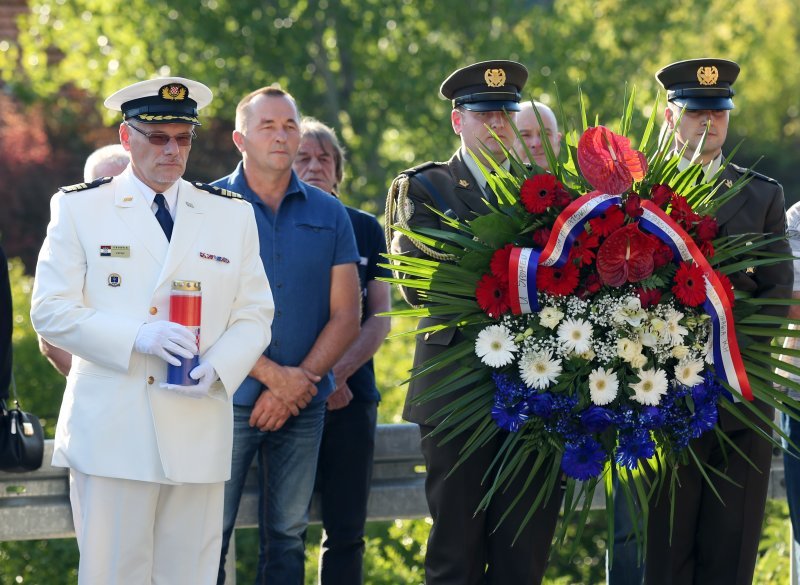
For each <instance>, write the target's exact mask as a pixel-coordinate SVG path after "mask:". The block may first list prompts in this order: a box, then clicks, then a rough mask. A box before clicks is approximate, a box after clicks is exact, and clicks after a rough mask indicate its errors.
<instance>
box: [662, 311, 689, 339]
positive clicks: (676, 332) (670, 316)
mask: <svg viewBox="0 0 800 585" xmlns="http://www.w3.org/2000/svg"><path fill="white" fill-rule="evenodd" d="M681 319H683V313H681V312H680V311H676V310H675V309H670V310H669V311H667V314H666V320H667V328H666V333H667V335H669V342H670V343H671V344H672V345H681V344H682V343H683V338H684V337H685V336H686V334H687V333H689V330H688V329H686V327H684V326H683V325H681V323H680V321H681Z"/></svg>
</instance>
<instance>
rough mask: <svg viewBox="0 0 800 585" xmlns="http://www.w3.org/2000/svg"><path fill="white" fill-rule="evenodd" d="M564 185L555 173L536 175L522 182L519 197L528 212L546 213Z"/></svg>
mask: <svg viewBox="0 0 800 585" xmlns="http://www.w3.org/2000/svg"><path fill="white" fill-rule="evenodd" d="M563 190H564V186H563V185H562V184H561V183H559V182H558V179H556V178H555V177H554V176H553V175H534V176H532V177H531V178H530V179H526V180H525V182H524V183H522V189H520V193H519V197H520V199H521V200H522V204H523V205H524V206H525V209H526V210H528V213H544V212H545V211H547V208H548V207H551V206H552V205H553V203H554V202H555V200H556V195H557V194H558V193H560V192H562V191H563Z"/></svg>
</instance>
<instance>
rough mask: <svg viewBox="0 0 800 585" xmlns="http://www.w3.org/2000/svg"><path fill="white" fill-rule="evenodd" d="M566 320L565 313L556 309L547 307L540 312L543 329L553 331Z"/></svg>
mask: <svg viewBox="0 0 800 585" xmlns="http://www.w3.org/2000/svg"><path fill="white" fill-rule="evenodd" d="M563 318H564V313H562V312H561V311H559V310H558V309H557V308H556V307H545V308H544V309H542V310H541V311H540V312H539V323H541V324H542V327H547V328H548V329H552V328H553V327H555V326H556V325H558V324H559V323H560V322H561V319H563Z"/></svg>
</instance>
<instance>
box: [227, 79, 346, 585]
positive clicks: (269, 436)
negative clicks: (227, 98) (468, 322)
mask: <svg viewBox="0 0 800 585" xmlns="http://www.w3.org/2000/svg"><path fill="white" fill-rule="evenodd" d="M233 142H234V143H235V144H236V147H237V148H238V149H239V151H240V152H241V153H242V162H240V163H239V165H238V166H237V167H236V170H235V171H234V172H233V173H231V174H230V175H228V176H227V177H223V178H222V179H220V180H218V181H217V182H216V183H214V184H215V185H217V186H224V187H225V188H227V189H230V190H231V191H235V192H237V193H240V194H241V195H242V197H244V199H245V200H246V201H249V202H250V203H251V204H252V205H253V211H254V213H255V216H256V224H257V226H258V233H259V239H260V246H261V259H262V261H263V262H264V269H265V271H266V272H267V276H268V278H269V281H270V283H271V286H272V289H273V296H274V299H275V319H274V321H273V323H272V341H271V342H270V344H269V347H267V349H266V351H265V352H264V355H263V356H262V357H261V358H259V361H258V362H257V363H256V365H255V366H254V367H253V370H252V371H251V372H250V376H249V377H248V378H247V379H246V380H245V381H244V382H243V383H242V385H241V386H240V387H239V389H238V390H237V391H236V393H235V394H234V397H233V405H234V406H233V408H234V442H233V462H232V469H231V479H230V480H229V481H228V482H226V484H225V516H224V520H223V543H222V557H221V559H220V570H219V578H218V583H220V584H221V583H224V581H225V571H224V565H225V556H226V554H227V550H228V543H229V541H230V536H231V533H232V531H233V525H234V521H235V520H236V514H237V512H238V508H239V500H240V498H241V494H242V488H243V486H244V481H245V477H246V476H247V470H248V468H249V467H250V464H251V462H252V460H253V457H254V456H255V455H256V453H258V455H259V459H258V464H259V470H260V475H259V488H260V498H259V518H260V522H259V535H260V550H259V562H258V580H257V582H258V583H266V582H268V583H280V584H281V585H302V583H303V580H304V572H303V563H304V547H303V539H302V535H303V532H304V531H305V529H306V526H307V524H308V506H309V502H310V500H311V494H312V491H313V487H314V476H315V472H316V465H317V453H318V451H319V445H320V440H321V437H322V428H323V422H324V415H325V404H326V401H327V399H328V397H329V396H330V394H331V393H332V392H333V391H334V387H335V384H334V380H333V375H332V373H331V368H332V367H333V365H334V364H335V363H336V362H337V361H338V360H339V358H340V357H341V356H342V354H343V353H344V352H345V350H347V348H348V347H349V346H350V344H351V343H352V342H353V341H354V340H355V339H356V337H357V336H358V332H359V317H360V311H359V288H358V273H357V270H356V262H358V259H359V256H358V252H357V250H356V245H355V239H354V236H353V228H352V226H351V224H350V220H349V218H348V217H347V211H346V210H345V208H344V206H343V205H342V204H341V203H339V201H337V200H336V199H335V198H334V197H331V196H330V195H329V194H327V193H325V192H324V191H321V190H320V189H317V188H316V187H312V186H311V185H307V184H305V183H303V182H302V181H300V180H299V179H298V178H297V175H296V174H295V173H294V172H293V171H292V162H293V161H294V158H295V155H296V154H297V149H298V146H299V144H300V115H299V113H298V111H297V106H296V104H295V101H294V99H293V98H292V97H291V96H290V95H289V94H287V93H286V92H284V91H283V90H281V89H278V88H274V87H265V88H262V89H259V90H256V91H254V92H252V93H251V94H249V95H248V96H246V97H245V98H244V99H242V101H241V102H239V105H238V106H237V108H236V129H235V130H234V132H233ZM231 237H236V234H231Z"/></svg>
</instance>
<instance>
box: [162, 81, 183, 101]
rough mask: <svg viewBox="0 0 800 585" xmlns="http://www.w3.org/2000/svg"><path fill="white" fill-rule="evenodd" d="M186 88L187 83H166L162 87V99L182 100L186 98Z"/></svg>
mask: <svg viewBox="0 0 800 585" xmlns="http://www.w3.org/2000/svg"><path fill="white" fill-rule="evenodd" d="M187 91H188V90H187V89H186V86H185V85H181V84H180V83H171V84H169V85H165V86H164V87H162V88H161V99H165V100H170V101H173V102H182V101H183V100H185V99H186V92H187Z"/></svg>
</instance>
